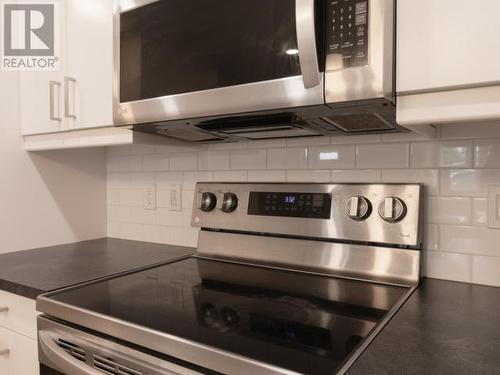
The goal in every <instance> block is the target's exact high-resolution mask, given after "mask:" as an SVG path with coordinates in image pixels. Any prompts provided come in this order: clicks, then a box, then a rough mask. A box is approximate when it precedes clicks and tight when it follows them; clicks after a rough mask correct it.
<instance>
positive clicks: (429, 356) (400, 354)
mask: <svg viewBox="0 0 500 375" xmlns="http://www.w3.org/2000/svg"><path fill="white" fill-rule="evenodd" d="M348 374H350V375H371V374H373V375H379V374H381V375H393V374H394V375H396V374H397V375H399V374H405V375H415V374H419V375H423V374H454V375H457V374H482V375H487V374H500V288H494V287H487V286H479V285H470V284H463V283H455V282H449V281H441V280H434V279H425V280H423V282H422V283H421V285H420V287H419V288H418V289H417V290H416V291H415V292H414V293H413V294H412V296H411V297H410V298H409V299H408V301H407V302H406V303H405V304H404V305H403V307H402V308H401V309H400V310H399V311H398V313H397V314H396V315H395V316H394V318H393V319H392V320H391V321H390V322H389V324H388V325H387V326H386V327H385V328H384V329H383V330H382V332H381V333H380V334H379V335H378V336H377V337H376V338H375V340H374V341H373V342H372V343H371V345H370V346H368V348H367V349H366V350H365V352H364V353H363V354H362V355H361V357H360V358H359V359H358V360H357V361H356V362H355V363H354V365H353V366H352V367H351V369H350V370H349V371H348Z"/></svg>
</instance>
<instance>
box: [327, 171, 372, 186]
mask: <svg viewBox="0 0 500 375" xmlns="http://www.w3.org/2000/svg"><path fill="white" fill-rule="evenodd" d="M381 177H382V172H381V171H380V170H379V169H354V170H349V169H340V170H333V171H330V181H331V182H336V183H339V184H340V183H349V182H353V183H356V182H366V183H373V182H380V179H381Z"/></svg>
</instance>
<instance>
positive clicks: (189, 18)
mask: <svg viewBox="0 0 500 375" xmlns="http://www.w3.org/2000/svg"><path fill="white" fill-rule="evenodd" d="M395 7H396V3H395V0H115V16H114V38H115V41H114V52H115V53H114V63H115V74H114V120H115V125H116V126H132V128H133V130H135V131H142V132H148V133H156V134H160V135H164V136H168V137H172V138H176V139H181V140H186V141H191V142H201V143H205V142H224V141H237V140H248V139H250V140H252V139H254V140H255V139H271V138H282V137H304V136H317V135H336V134H360V133H375V132H398V131H405V130H406V129H404V128H402V127H400V126H398V125H397V124H396V118H395V61H394V55H395V51H394V49H395V47H394V46H395Z"/></svg>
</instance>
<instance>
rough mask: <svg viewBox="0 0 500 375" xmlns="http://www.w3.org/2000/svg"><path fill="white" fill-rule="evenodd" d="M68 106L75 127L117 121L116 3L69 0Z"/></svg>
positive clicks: (102, 0)
mask: <svg viewBox="0 0 500 375" xmlns="http://www.w3.org/2000/svg"><path fill="white" fill-rule="evenodd" d="M66 4H67V5H66V7H67V10H66V14H67V26H66V30H67V35H68V46H67V49H68V69H67V74H66V77H67V78H66V80H65V82H66V87H67V90H68V95H67V100H68V101H67V104H66V105H67V107H68V108H67V109H68V111H69V117H68V118H69V121H70V122H71V123H72V125H71V126H72V127H73V128H94V127H102V126H110V125H113V112H112V107H113V96H112V84H113V4H112V1H110V0H85V1H82V0H67V1H66Z"/></svg>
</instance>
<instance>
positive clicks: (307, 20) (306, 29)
mask: <svg viewBox="0 0 500 375" xmlns="http://www.w3.org/2000/svg"><path fill="white" fill-rule="evenodd" d="M314 1H315V0H295V18H296V19H295V22H296V27H297V46H298V50H299V62H300V69H301V71H302V79H303V81H304V87H305V88H306V89H310V88H313V87H316V86H318V85H319V84H320V83H321V79H320V72H319V64H318V54H317V51H316V27H315V12H314Z"/></svg>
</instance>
